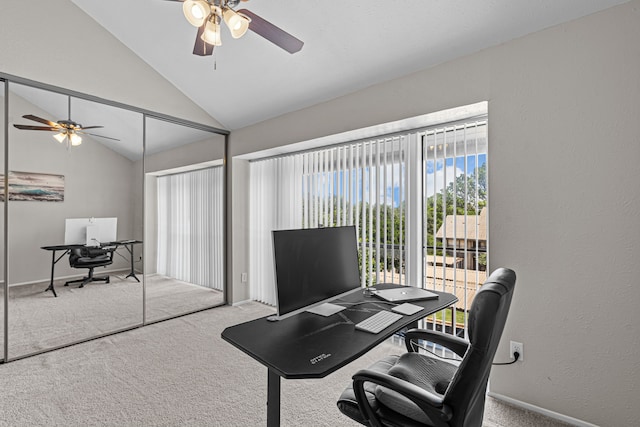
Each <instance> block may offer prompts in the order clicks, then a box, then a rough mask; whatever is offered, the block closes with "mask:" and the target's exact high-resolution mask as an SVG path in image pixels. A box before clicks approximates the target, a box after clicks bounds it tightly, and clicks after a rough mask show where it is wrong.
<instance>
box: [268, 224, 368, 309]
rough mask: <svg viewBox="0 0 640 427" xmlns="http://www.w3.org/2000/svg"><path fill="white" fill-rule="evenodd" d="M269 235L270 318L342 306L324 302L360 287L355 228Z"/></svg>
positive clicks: (279, 232)
mask: <svg viewBox="0 0 640 427" xmlns="http://www.w3.org/2000/svg"><path fill="white" fill-rule="evenodd" d="M272 235H273V253H274V259H275V275H276V297H277V308H278V314H277V316H275V317H272V318H271V319H283V318H285V317H289V316H292V315H294V314H296V313H300V312H302V311H311V312H312V313H317V314H321V315H330V314H333V313H335V312H337V311H340V310H341V309H344V308H345V307H341V306H337V305H335V304H326V303H328V302H329V301H331V300H334V299H337V298H339V297H341V296H344V295H346V294H348V293H350V292H353V291H354V290H355V289H359V288H360V266H359V263H358V244H357V240H356V229H355V227H353V226H347V227H329V228H314V229H301V230H280V231H273V232H272ZM325 309H327V310H325Z"/></svg>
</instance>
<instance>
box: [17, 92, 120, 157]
mask: <svg viewBox="0 0 640 427" xmlns="http://www.w3.org/2000/svg"><path fill="white" fill-rule="evenodd" d="M22 117H23V118H25V119H29V120H33V121H34V122H38V123H42V124H45V125H46V126H33V125H16V124H14V125H13V127H15V128H17V129H22V130H46V131H52V132H58V133H56V134H55V135H53V137H54V138H55V139H56V141H58V142H59V143H61V144H62V143H63V142H65V140H66V141H67V146H69V144H71V145H73V146H76V145H80V144H82V137H81V136H80V135H91V136H97V137H100V138H105V139H110V140H112V141H120V140H119V139H116V138H111V137H108V136H102V135H96V134H94V133H89V132H85V131H86V130H87V129H98V128H102V127H104V126H82V125H81V124H80V123H76V122H74V121H73V120H71V97H69V115H68V117H69V119H68V120H58V121H57V122H52V121H51V120H47V119H43V118H42V117H38V116H34V115H33V114H26V115H24V116H22Z"/></svg>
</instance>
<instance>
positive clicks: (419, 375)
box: [374, 353, 458, 425]
mask: <svg viewBox="0 0 640 427" xmlns="http://www.w3.org/2000/svg"><path fill="white" fill-rule="evenodd" d="M457 369H458V367H457V366H456V365H454V364H453V363H449V362H447V361H444V360H441V359H437V358H435V357H429V356H426V355H423V354H419V353H405V354H403V355H402V356H400V357H398V358H397V359H396V362H395V363H394V365H393V366H391V367H389V369H388V370H387V374H389V375H392V376H394V377H396V378H400V379H403V380H405V381H407V382H410V383H412V384H414V385H416V386H418V387H420V388H422V389H425V390H427V391H428V392H430V393H433V394H439V395H444V393H445V391H446V390H447V387H448V386H449V383H450V382H451V379H452V378H453V375H454V374H455V372H456V370H457ZM374 394H375V397H376V398H377V399H378V400H379V401H380V403H381V404H383V405H384V406H386V407H388V408H389V409H392V410H393V411H395V412H398V413H400V414H404V415H405V416H407V417H409V418H411V419H413V420H415V421H418V422H420V423H423V424H427V425H431V421H430V420H429V418H428V417H427V416H426V414H425V413H424V412H423V411H422V410H421V409H420V408H419V407H418V406H417V405H416V404H415V403H413V402H412V401H411V400H409V399H407V398H406V397H404V396H402V395H401V394H399V393H397V392H395V391H393V390H390V389H388V388H386V387H383V386H377V387H375V392H374Z"/></svg>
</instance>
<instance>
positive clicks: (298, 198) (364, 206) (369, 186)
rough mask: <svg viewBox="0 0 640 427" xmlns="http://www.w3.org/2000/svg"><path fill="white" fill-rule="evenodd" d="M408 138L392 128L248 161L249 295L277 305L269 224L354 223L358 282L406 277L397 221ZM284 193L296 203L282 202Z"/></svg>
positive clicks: (402, 200)
mask: <svg viewBox="0 0 640 427" xmlns="http://www.w3.org/2000/svg"><path fill="white" fill-rule="evenodd" d="M407 140H408V138H407V135H395V136H392V137H387V138H380V139H375V140H368V141H360V142H357V143H349V144H345V145H342V146H334V147H330V148H326V149H320V150H314V151H309V152H303V153H297V154H292V155H288V156H286V157H278V158H271V159H265V160H258V161H254V162H252V163H251V166H250V206H251V208H250V224H251V226H250V227H251V228H250V236H251V242H252V244H251V249H250V260H249V266H250V267H249V273H250V277H251V279H250V296H251V298H252V299H255V300H258V301H262V302H265V303H268V304H275V301H276V300H275V283H274V280H275V275H274V271H273V249H272V242H271V231H272V230H275V229H282V228H316V227H321V226H324V227H333V226H342V225H355V226H356V229H357V232H358V240H359V249H360V254H361V258H360V259H361V267H362V274H361V277H362V285H363V286H364V285H368V284H375V283H380V282H383V281H385V282H395V283H404V282H405V279H404V268H405V266H404V259H403V257H404V237H405V236H406V231H405V230H404V222H402V221H399V220H400V218H402V214H403V212H404V209H405V202H406V201H405V191H404V189H405V186H406V183H405V179H406V177H405V171H406V168H405V165H404V161H405V157H406V156H405V154H404V152H405V150H406V149H407ZM283 195H287V197H289V198H291V199H292V200H293V202H291V203H289V204H283V200H282V197H283ZM284 210H286V211H287V215H286V216H285V215H283V213H282V212H283V211H284ZM398 221H399V222H398ZM396 222H398V224H396ZM394 257H395V259H394Z"/></svg>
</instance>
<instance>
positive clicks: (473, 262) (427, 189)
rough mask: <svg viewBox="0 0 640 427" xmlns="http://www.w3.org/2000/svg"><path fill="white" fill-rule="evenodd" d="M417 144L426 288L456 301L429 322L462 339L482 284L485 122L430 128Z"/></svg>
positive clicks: (484, 260) (485, 188) (476, 121)
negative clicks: (420, 163) (421, 162)
mask: <svg viewBox="0 0 640 427" xmlns="http://www.w3.org/2000/svg"><path fill="white" fill-rule="evenodd" d="M422 139H423V159H424V165H423V171H424V182H425V185H424V221H423V223H424V226H425V231H424V235H425V245H424V259H425V274H424V277H425V286H426V287H427V288H430V289H435V290H440V291H445V292H450V293H453V294H456V296H457V297H458V300H459V301H458V303H456V305H455V306H453V307H452V309H451V310H450V312H449V313H440V314H439V315H436V316H433V317H432V319H431V320H432V323H433V324H435V326H436V327H437V328H438V329H441V330H448V331H449V332H452V333H456V334H458V335H460V336H465V335H466V328H467V316H466V312H467V310H468V308H469V307H470V306H471V302H472V301H473V297H474V296H475V293H476V291H477V290H478V288H479V287H480V285H481V284H482V283H484V281H485V280H486V265H487V249H486V248H487V215H488V207H487V200H488V199H487V197H488V189H487V120H486V118H481V119H478V120H475V121H467V122H463V123H454V124H451V125H448V126H443V127H436V128H433V129H429V130H427V131H426V132H424V133H423V134H422ZM452 319H454V320H452Z"/></svg>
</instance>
